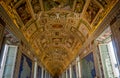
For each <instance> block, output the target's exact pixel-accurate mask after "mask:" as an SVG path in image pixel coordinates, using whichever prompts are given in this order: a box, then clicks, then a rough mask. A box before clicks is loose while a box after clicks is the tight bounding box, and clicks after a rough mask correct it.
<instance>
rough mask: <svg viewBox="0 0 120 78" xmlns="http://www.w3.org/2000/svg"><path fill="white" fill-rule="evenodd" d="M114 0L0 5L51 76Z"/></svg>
mask: <svg viewBox="0 0 120 78" xmlns="http://www.w3.org/2000/svg"><path fill="white" fill-rule="evenodd" d="M116 2H117V0H3V1H1V2H0V3H1V5H2V6H3V7H4V9H5V10H6V12H7V13H8V14H9V15H10V17H11V19H12V20H13V22H14V23H15V24H16V26H17V27H18V28H19V29H20V30H21V32H22V33H23V35H24V36H25V38H26V40H27V41H28V42H29V44H30V45H31V46H32V48H33V49H34V50H35V54H36V56H37V57H38V60H39V61H40V62H41V63H42V64H43V65H44V66H45V67H46V69H47V70H48V71H49V72H50V73H51V74H52V75H53V76H54V75H58V74H60V73H62V72H63V71H64V70H65V69H66V68H67V66H68V65H69V64H70V63H71V62H72V61H73V59H74V58H75V57H76V56H77V54H78V53H79V50H80V48H81V47H82V45H83V44H84V42H85V41H86V40H87V38H88V37H89V36H90V35H91V34H92V33H93V32H94V31H95V29H96V28H97V27H98V26H99V24H100V23H101V22H102V20H103V19H104V17H105V16H106V15H107V13H109V11H110V10H111V8H112V7H113V6H114V4H115V3H116Z"/></svg>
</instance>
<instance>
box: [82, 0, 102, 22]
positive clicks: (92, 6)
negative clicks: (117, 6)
mask: <svg viewBox="0 0 120 78" xmlns="http://www.w3.org/2000/svg"><path fill="white" fill-rule="evenodd" d="M99 11H100V6H99V5H98V4H97V3H96V2H95V1H94V0H91V1H90V3H89V6H88V8H87V9H86V11H85V14H84V17H85V19H86V20H87V22H88V23H89V24H91V23H92V22H93V20H94V19H95V17H96V16H97V14H98V13H99Z"/></svg>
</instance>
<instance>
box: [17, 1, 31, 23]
mask: <svg viewBox="0 0 120 78" xmlns="http://www.w3.org/2000/svg"><path fill="white" fill-rule="evenodd" d="M16 11H17V13H18V15H19V16H20V18H21V20H22V21H23V23H24V24H26V23H27V22H28V21H29V20H30V19H31V18H32V16H31V14H30V10H29V9H28V6H27V4H26V2H24V3H22V4H21V5H20V6H18V7H17V8H16Z"/></svg>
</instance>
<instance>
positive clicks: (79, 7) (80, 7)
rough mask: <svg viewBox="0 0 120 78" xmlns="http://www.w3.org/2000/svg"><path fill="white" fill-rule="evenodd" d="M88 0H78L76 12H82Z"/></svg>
mask: <svg viewBox="0 0 120 78" xmlns="http://www.w3.org/2000/svg"><path fill="white" fill-rule="evenodd" d="M85 1H86V0H77V1H76V4H75V12H78V13H81V12H82V10H83V8H84V5H85Z"/></svg>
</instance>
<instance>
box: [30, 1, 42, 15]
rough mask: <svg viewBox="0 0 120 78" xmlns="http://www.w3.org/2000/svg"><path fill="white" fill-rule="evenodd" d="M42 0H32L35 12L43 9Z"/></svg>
mask: <svg viewBox="0 0 120 78" xmlns="http://www.w3.org/2000/svg"><path fill="white" fill-rule="evenodd" d="M39 1H40V0H31V5H32V8H33V10H34V13H36V14H37V13H38V12H40V11H41V7H40V2H39Z"/></svg>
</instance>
